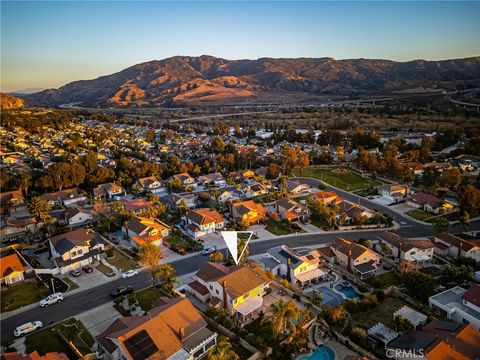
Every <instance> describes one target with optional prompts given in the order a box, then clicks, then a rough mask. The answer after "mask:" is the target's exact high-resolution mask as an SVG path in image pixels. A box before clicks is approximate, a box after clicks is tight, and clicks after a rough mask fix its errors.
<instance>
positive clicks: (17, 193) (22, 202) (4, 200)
mask: <svg viewBox="0 0 480 360" xmlns="http://www.w3.org/2000/svg"><path fill="white" fill-rule="evenodd" d="M4 209H8V211H9V212H10V213H12V212H19V211H24V210H26V209H27V199H26V198H25V196H23V193H22V191H21V190H14V191H8V192H2V193H0V213H2V214H3V213H4Z"/></svg>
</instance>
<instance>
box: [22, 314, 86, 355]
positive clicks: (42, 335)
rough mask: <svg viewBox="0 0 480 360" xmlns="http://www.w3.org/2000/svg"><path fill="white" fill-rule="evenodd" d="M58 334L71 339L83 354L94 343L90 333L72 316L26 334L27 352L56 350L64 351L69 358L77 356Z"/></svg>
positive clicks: (41, 352)
mask: <svg viewBox="0 0 480 360" xmlns="http://www.w3.org/2000/svg"><path fill="white" fill-rule="evenodd" d="M60 334H62V335H63V336H64V337H65V338H66V339H67V341H71V342H72V343H73V344H74V346H75V347H76V348H77V349H78V350H79V351H80V352H81V353H82V354H83V355H85V354H88V353H90V352H91V350H90V348H91V347H92V346H93V343H94V339H93V337H92V335H91V334H90V333H89V332H88V331H87V330H86V329H85V327H84V326H83V324H82V323H81V322H80V321H78V320H75V319H73V318H72V319H68V320H65V321H63V322H61V323H59V324H57V325H55V326H51V327H48V328H45V329H42V330H40V331H38V332H36V333H34V334H30V335H27V336H26V337H25V348H26V351H27V353H30V352H33V351H35V350H36V351H38V352H39V353H40V354H45V353H47V352H53V351H57V352H64V353H65V354H67V356H69V358H70V359H74V358H78V356H76V355H75V353H74V352H73V350H72V349H71V348H70V346H69V345H68V344H67V343H66V342H65V340H64V339H62V337H61V336H60ZM72 356H73V357H72Z"/></svg>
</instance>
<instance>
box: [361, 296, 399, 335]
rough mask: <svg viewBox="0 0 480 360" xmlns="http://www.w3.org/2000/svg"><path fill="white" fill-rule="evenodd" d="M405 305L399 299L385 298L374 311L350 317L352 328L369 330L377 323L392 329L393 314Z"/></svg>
mask: <svg viewBox="0 0 480 360" xmlns="http://www.w3.org/2000/svg"><path fill="white" fill-rule="evenodd" d="M403 305H405V304H404V303H403V302H402V301H401V300H400V299H397V298H394V297H386V298H385V300H384V301H383V302H380V303H378V306H377V307H375V309H373V310H370V311H366V312H362V313H358V314H354V315H352V326H357V325H360V326H362V327H366V328H370V327H371V326H373V325H375V324H376V323H378V322H381V323H383V324H385V325H386V326H388V327H390V328H392V327H393V324H392V323H393V313H394V312H395V311H397V310H398V309H400V308H401V307H402V306H403Z"/></svg>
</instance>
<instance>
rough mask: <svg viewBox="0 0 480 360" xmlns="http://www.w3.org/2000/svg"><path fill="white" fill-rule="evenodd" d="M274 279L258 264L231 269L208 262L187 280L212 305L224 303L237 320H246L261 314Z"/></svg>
mask: <svg viewBox="0 0 480 360" xmlns="http://www.w3.org/2000/svg"><path fill="white" fill-rule="evenodd" d="M271 282H272V280H271V279H270V278H269V277H268V276H267V275H266V274H265V272H264V271H263V270H262V269H261V268H260V267H259V266H258V265H249V266H239V267H236V268H234V269H229V268H227V267H225V266H224V265H221V264H216V263H212V262H206V263H205V264H203V265H202V267H201V268H200V270H199V271H198V272H197V273H196V274H195V280H194V281H193V282H191V283H189V284H188V290H189V292H191V293H192V294H193V295H195V296H196V297H197V298H199V299H201V300H202V301H208V302H209V303H210V305H211V306H220V307H223V308H224V309H225V310H226V311H227V312H228V314H230V315H231V316H232V318H233V319H234V320H235V321H236V322H237V323H239V324H245V323H246V322H248V321H250V320H253V319H255V318H256V317H258V315H259V314H260V312H261V309H262V306H263V296H264V295H265V294H266V293H267V290H268V288H269V284H270V283H271Z"/></svg>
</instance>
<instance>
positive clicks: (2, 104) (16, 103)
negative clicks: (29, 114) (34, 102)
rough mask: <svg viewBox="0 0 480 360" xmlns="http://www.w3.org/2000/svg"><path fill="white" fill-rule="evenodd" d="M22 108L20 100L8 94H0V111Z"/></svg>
mask: <svg viewBox="0 0 480 360" xmlns="http://www.w3.org/2000/svg"><path fill="white" fill-rule="evenodd" d="M22 106H23V100H22V99H20V98H18V97H16V96H12V95H10V94H4V93H0V109H15V108H19V107H22Z"/></svg>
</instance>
